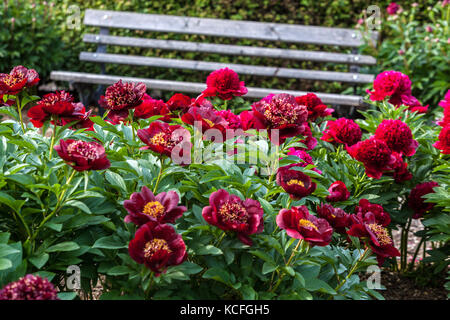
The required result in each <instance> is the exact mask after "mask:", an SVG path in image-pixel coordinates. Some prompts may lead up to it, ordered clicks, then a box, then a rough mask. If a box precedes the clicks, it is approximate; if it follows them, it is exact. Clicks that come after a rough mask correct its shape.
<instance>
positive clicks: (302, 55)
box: [80, 9, 378, 83]
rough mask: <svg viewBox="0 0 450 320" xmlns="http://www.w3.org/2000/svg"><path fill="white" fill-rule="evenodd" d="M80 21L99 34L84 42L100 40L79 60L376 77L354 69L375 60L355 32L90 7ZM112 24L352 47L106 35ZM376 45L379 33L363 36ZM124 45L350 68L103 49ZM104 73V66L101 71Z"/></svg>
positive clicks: (356, 79) (325, 77) (362, 79)
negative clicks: (288, 65) (309, 47)
mask: <svg viewBox="0 0 450 320" xmlns="http://www.w3.org/2000/svg"><path fill="white" fill-rule="evenodd" d="M84 24H85V25H87V26H95V27H100V32H99V34H85V35H84V39H83V40H84V41H85V42H89V43H96V44H98V50H97V52H95V53H94V52H82V53H81V54H80V59H81V60H84V61H91V62H96V63H101V64H102V65H103V68H104V64H106V63H118V64H129V65H141V66H154V67H165V68H179V69H191V70H202V71H213V70H215V69H219V68H223V67H225V66H228V67H230V68H232V69H234V70H235V71H236V72H237V73H239V74H250V75H258V76H272V77H286V78H297V79H310V80H321V81H338V82H349V83H370V82H372V81H373V79H374V76H373V75H371V74H360V73H358V66H360V65H373V64H375V63H376V60H375V58H373V57H371V56H367V55H359V54H357V53H356V52H357V51H356V48H358V47H359V46H360V45H362V44H363V43H364V39H363V34H361V32H360V31H358V30H353V29H344V28H328V27H316V26H302V25H294V24H280V23H265V22H253V21H239V20H237V21H236V20H224V19H207V18H195V17H181V16H168V15H157V14H141V13H132V12H120V11H106V10H91V9H88V10H86V12H85V18H84ZM110 28H120V29H131V30H143V31H152V32H162V33H169V32H170V33H182V34H197V35H205V36H217V37H230V38H245V39H254V40H269V41H280V42H288V43H303V44H315V45H329V46H339V47H351V48H353V53H351V54H347V53H339V52H321V51H306V50H291V49H279V48H267V47H255V46H239V45H228V44H214V43H202V42H188V41H177V40H160V39H149V38H137V37H121V36H111V35H109V29H110ZM367 36H368V37H369V39H371V41H372V42H373V45H375V44H376V39H377V37H378V33H377V32H372V33H370V34H369V35H367ZM107 45H114V46H128V47H142V48H156V49H163V50H164V49H166V50H178V51H196V52H207V53H220V54H227V55H238V56H258V57H270V58H280V59H292V60H305V61H317V62H324V63H336V64H346V65H349V66H351V68H350V72H335V71H317V70H302V69H293V68H280V67H267V66H255V65H243V64H223V63H216V62H205V61H195V60H182V59H165V58H157V57H142V56H131V55H122V54H108V53H106V46H107ZM103 71H104V69H103Z"/></svg>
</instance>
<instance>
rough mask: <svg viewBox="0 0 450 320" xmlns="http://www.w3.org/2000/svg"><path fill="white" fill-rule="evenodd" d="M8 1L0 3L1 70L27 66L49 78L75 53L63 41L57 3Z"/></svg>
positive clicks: (21, 0)
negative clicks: (14, 66)
mask: <svg viewBox="0 0 450 320" xmlns="http://www.w3.org/2000/svg"><path fill="white" fill-rule="evenodd" d="M44 3H46V2H45V1H44V2H40V1H38V2H34V1H33V2H32V1H23V0H20V1H17V0H6V1H2V2H1V3H0V19H1V21H2V29H1V31H0V70H7V69H9V68H10V66H13V65H20V64H24V65H27V66H28V67H30V68H35V69H38V70H39V71H40V74H41V77H43V78H42V79H44V78H47V77H48V76H49V75H50V72H51V71H52V70H55V69H58V68H60V67H61V66H62V65H63V63H64V61H65V59H66V58H67V57H68V56H69V55H70V54H71V53H70V51H69V50H67V49H66V46H65V44H64V42H62V39H61V29H60V25H61V21H62V17H57V16H56V15H55V12H54V11H55V7H54V3H49V4H44Z"/></svg>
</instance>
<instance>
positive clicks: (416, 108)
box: [402, 95, 428, 113]
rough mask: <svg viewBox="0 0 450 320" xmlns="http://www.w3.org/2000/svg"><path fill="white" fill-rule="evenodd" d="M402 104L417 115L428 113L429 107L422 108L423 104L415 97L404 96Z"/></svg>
mask: <svg viewBox="0 0 450 320" xmlns="http://www.w3.org/2000/svg"><path fill="white" fill-rule="evenodd" d="M402 103H403V104H404V105H405V106H408V107H409V108H408V110H409V111H411V112H417V113H426V112H427V111H428V105H426V106H422V104H421V103H420V102H419V100H417V99H416V98H415V97H413V96H411V95H410V96H403V97H402Z"/></svg>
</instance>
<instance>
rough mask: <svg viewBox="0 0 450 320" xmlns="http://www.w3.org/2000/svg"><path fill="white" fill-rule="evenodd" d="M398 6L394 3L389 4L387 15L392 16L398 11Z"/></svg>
mask: <svg viewBox="0 0 450 320" xmlns="http://www.w3.org/2000/svg"><path fill="white" fill-rule="evenodd" d="M400 8H401V7H400V5H399V4H398V3H395V2H391V3H390V4H389V6H388V7H387V8H386V11H387V13H388V14H389V15H391V16H393V15H395V14H396V13H397V12H398V11H399V10H400Z"/></svg>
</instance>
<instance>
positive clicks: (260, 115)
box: [241, 93, 308, 144]
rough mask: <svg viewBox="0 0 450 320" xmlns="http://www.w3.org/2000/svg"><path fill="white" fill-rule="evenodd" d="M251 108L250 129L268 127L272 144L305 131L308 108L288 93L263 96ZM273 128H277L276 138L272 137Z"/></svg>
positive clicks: (282, 141) (279, 142) (280, 142)
mask: <svg viewBox="0 0 450 320" xmlns="http://www.w3.org/2000/svg"><path fill="white" fill-rule="evenodd" d="M252 110H253V112H252V116H253V118H254V119H252V120H251V124H252V125H253V127H252V129H268V130H269V138H270V140H271V141H272V142H273V143H274V144H282V143H284V141H285V140H286V138H290V137H294V136H297V135H301V134H304V133H305V130H306V129H305V126H304V125H303V124H304V123H305V122H306V120H307V119H308V109H307V108H306V106H301V105H298V104H297V102H296V101H295V97H294V96H292V95H290V94H286V93H280V94H275V95H273V96H268V97H266V98H263V99H261V100H260V101H258V102H256V103H254V104H253V105H252ZM247 116H249V115H248V114H247ZM241 121H242V118H241ZM245 122H247V123H248V122H249V121H245ZM273 129H276V130H279V131H278V139H275V138H274V137H275V136H274V134H275V131H274V130H273ZM276 140H278V141H276Z"/></svg>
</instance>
